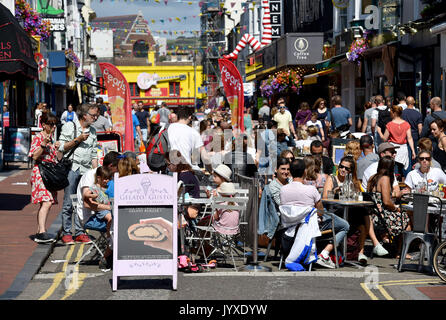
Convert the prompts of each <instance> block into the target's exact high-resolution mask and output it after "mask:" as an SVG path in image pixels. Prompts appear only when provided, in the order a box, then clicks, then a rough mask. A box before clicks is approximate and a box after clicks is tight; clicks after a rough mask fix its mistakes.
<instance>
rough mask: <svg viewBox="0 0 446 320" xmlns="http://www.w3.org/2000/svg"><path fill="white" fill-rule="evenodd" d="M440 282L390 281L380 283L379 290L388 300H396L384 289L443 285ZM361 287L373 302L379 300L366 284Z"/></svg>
mask: <svg viewBox="0 0 446 320" xmlns="http://www.w3.org/2000/svg"><path fill="white" fill-rule="evenodd" d="M442 282H443V281H440V280H429V279H412V280H389V281H380V282H378V285H377V287H376V288H377V289H378V290H379V291H380V292H381V294H382V295H383V296H384V298H386V299H387V300H394V298H392V296H391V295H390V294H389V293H388V292H387V291H386V290H385V289H384V287H389V286H407V285H413V284H415V285H416V284H429V283H442ZM361 287H362V288H363V289H364V291H365V292H366V293H367V294H368V295H369V296H370V298H371V299H372V300H379V299H378V297H377V296H376V295H375V294H373V292H372V291H371V290H370V289H369V288H368V287H367V285H366V284H365V283H361Z"/></svg>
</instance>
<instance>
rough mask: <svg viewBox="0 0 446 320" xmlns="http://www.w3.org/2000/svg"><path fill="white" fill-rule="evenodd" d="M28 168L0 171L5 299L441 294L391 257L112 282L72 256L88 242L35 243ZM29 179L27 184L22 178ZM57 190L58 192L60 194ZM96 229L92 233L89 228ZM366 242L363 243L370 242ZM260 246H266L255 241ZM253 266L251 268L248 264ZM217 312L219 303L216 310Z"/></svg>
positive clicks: (443, 288) (55, 222) (90, 261)
mask: <svg viewBox="0 0 446 320" xmlns="http://www.w3.org/2000/svg"><path fill="white" fill-rule="evenodd" d="M30 173H31V172H30V170H29V169H28V168H27V167H26V165H23V166H18V167H17V168H14V170H10V171H4V172H0V180H1V181H0V259H1V262H2V263H1V264H0V299H3V300H91V301H105V300H109V301H114V300H127V301H129V300H166V301H168V300H169V301H183V300H187V301H195V302H203V303H204V301H222V300H239V301H245V300H260V301H274V300H282V301H287V300H306V301H310V300H362V301H370V300H444V299H445V298H446V283H444V282H442V281H441V280H440V279H439V278H438V277H437V276H435V275H428V274H422V273H417V272H411V271H404V272H398V271H397V270H396V269H395V265H396V264H397V260H396V259H392V258H380V257H378V258H377V257H375V258H373V259H370V260H369V265H368V266H367V267H362V266H352V265H346V266H344V267H342V268H340V269H336V270H329V269H325V268H321V267H318V266H314V267H313V270H312V271H311V272H290V271H287V270H286V269H284V268H282V270H280V271H279V270H278V265H279V261H278V260H274V261H267V262H263V258H262V257H259V265H260V266H263V267H269V268H270V269H271V272H260V271H259V272H253V271H245V270H246V268H244V267H245V266H244V265H243V262H242V261H239V262H238V266H239V270H240V271H238V272H235V271H234V270H233V269H231V268H230V267H227V266H223V265H217V268H214V269H209V270H206V271H204V272H202V273H184V272H181V271H179V276H178V289H177V290H176V291H173V290H172V281H171V278H170V277H163V276H156V277H122V278H121V279H120V281H119V284H118V290H117V291H116V292H113V291H112V289H111V286H112V285H111V281H112V271H109V272H102V271H101V270H100V269H99V268H98V256H97V255H93V254H90V255H89V256H87V257H86V258H85V259H84V261H82V262H81V263H80V264H79V265H78V266H76V265H75V263H76V262H77V261H78V260H79V259H80V257H81V256H82V255H83V254H84V253H85V252H86V251H87V250H88V248H89V246H90V245H85V244H75V245H72V246H65V245H63V244H61V242H60V241H59V242H56V243H54V244H53V245H47V244H46V245H45V244H40V245H39V244H37V243H35V242H34V241H32V240H31V239H30V236H31V235H33V234H34V233H35V229H36V212H37V206H36V205H32V204H30V191H31V188H30V185H29V177H30ZM25 182H27V184H26V185H25V184H24V183H25ZM62 198H63V197H62V193H59V195H58V199H59V201H61V199H62ZM60 207H61V203H59V204H58V205H57V206H54V207H53V208H52V209H51V212H50V215H49V218H48V225H50V228H49V231H50V232H54V233H58V232H59V231H60V227H61V222H60V217H59V214H58V213H59V212H60ZM92 235H93V236H95V234H92ZM370 248H371V246H370V244H369V245H368V247H367V249H368V250H370ZM261 250H262V252H264V251H265V249H264V248H261ZM251 270H252V269H251ZM220 312H223V310H220Z"/></svg>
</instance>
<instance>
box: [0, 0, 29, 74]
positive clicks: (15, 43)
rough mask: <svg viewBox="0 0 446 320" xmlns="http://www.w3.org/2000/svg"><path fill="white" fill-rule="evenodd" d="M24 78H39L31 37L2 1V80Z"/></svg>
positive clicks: (0, 6) (0, 23) (0, 67)
mask: <svg viewBox="0 0 446 320" xmlns="http://www.w3.org/2000/svg"><path fill="white" fill-rule="evenodd" d="M23 78H25V79H37V78H38V73H37V63H36V61H35V60H34V52H33V48H32V43H31V39H30V37H29V36H28V35H27V34H26V32H25V31H24V30H23V28H22V27H21V26H20V24H19V23H18V21H17V19H16V18H15V17H14V16H13V15H12V13H11V12H10V11H9V10H8V8H6V7H5V6H4V5H2V4H1V3H0V81H4V80H17V79H23Z"/></svg>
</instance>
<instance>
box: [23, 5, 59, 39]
mask: <svg viewBox="0 0 446 320" xmlns="http://www.w3.org/2000/svg"><path fill="white" fill-rule="evenodd" d="M15 17H16V18H17V20H19V21H22V22H23V29H24V30H25V31H26V32H27V33H28V34H29V35H30V36H40V37H41V40H42V41H44V40H46V39H48V38H49V37H50V35H51V23H50V22H49V21H44V20H42V18H41V17H40V15H39V14H38V13H37V12H36V11H34V10H33V8H31V6H30V5H29V4H28V3H27V2H25V1H24V0H16V2H15Z"/></svg>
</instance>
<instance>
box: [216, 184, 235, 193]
mask: <svg viewBox="0 0 446 320" xmlns="http://www.w3.org/2000/svg"><path fill="white" fill-rule="evenodd" d="M219 193H220V194H221V195H224V196H233V195H234V194H235V193H236V192H235V187H234V184H233V183H232V182H223V183H222V184H221V185H220V191H219Z"/></svg>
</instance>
